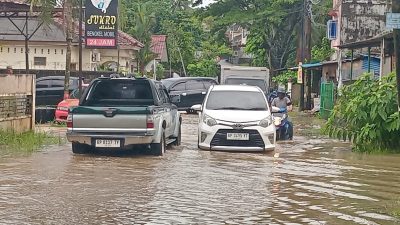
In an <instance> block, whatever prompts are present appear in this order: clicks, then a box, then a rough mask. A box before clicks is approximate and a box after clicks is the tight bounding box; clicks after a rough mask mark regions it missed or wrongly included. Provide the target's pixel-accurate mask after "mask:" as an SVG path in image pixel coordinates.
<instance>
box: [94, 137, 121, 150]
mask: <svg viewBox="0 0 400 225" xmlns="http://www.w3.org/2000/svg"><path fill="white" fill-rule="evenodd" d="M96 147H98V148H119V147H121V140H104V139H97V140H96Z"/></svg>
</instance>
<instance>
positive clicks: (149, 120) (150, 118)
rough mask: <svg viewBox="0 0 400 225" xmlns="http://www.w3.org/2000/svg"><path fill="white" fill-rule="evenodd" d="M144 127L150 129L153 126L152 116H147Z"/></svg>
mask: <svg viewBox="0 0 400 225" xmlns="http://www.w3.org/2000/svg"><path fill="white" fill-rule="evenodd" d="M146 128H147V129H149V128H150V129H152V128H154V120H153V117H152V116H147V121H146Z"/></svg>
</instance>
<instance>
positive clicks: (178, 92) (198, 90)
mask: <svg viewBox="0 0 400 225" xmlns="http://www.w3.org/2000/svg"><path fill="white" fill-rule="evenodd" d="M162 83H163V84H164V85H165V87H166V88H167V90H168V93H169V95H170V96H171V98H173V99H174V102H176V105H177V106H178V108H179V110H183V111H187V112H188V113H191V112H193V110H192V108H191V107H192V106H193V105H196V104H202V103H203V101H204V97H205V96H206V93H207V90H208V88H209V87H211V86H212V85H216V84H218V82H217V81H216V80H215V79H213V78H209V77H180V78H169V79H165V80H162Z"/></svg>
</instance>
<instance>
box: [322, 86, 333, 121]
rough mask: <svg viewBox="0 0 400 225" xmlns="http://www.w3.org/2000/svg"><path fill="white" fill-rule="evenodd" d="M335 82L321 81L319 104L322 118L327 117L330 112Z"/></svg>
mask: <svg viewBox="0 0 400 225" xmlns="http://www.w3.org/2000/svg"><path fill="white" fill-rule="evenodd" d="M334 96H335V84H334V83H332V82H330V83H321V105H320V115H321V117H322V118H324V119H328V118H329V115H330V114H331V112H332V110H333V107H334V101H335V97H334Z"/></svg>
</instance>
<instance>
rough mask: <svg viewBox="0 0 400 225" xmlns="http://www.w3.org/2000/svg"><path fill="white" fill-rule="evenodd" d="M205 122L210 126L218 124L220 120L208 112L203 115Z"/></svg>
mask: <svg viewBox="0 0 400 225" xmlns="http://www.w3.org/2000/svg"><path fill="white" fill-rule="evenodd" d="M203 123H205V124H207V125H208V126H210V127H212V126H215V125H217V124H218V122H217V121H216V120H215V119H214V118H212V117H211V116H208V115H206V114H204V115H203Z"/></svg>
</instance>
